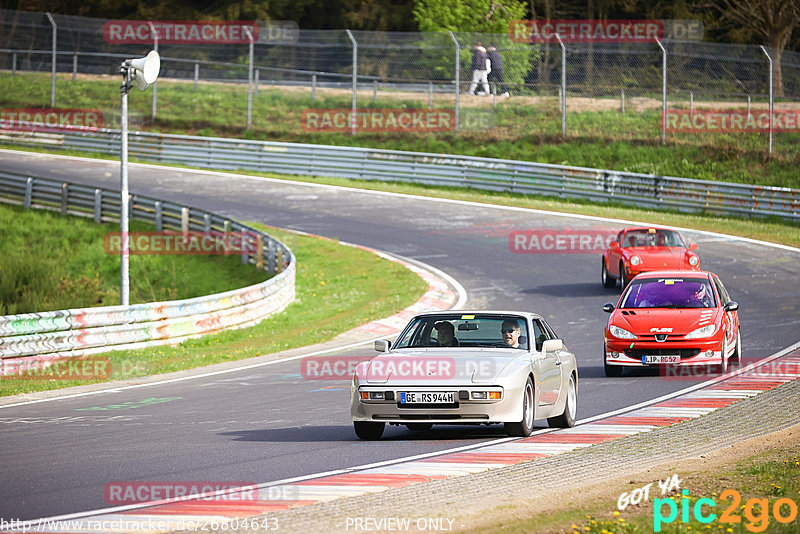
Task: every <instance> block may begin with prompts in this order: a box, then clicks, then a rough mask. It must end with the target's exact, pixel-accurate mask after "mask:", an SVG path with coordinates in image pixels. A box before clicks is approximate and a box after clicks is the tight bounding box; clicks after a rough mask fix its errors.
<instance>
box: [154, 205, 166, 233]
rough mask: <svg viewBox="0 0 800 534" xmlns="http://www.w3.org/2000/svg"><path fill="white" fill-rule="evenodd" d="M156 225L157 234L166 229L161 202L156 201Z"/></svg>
mask: <svg viewBox="0 0 800 534" xmlns="http://www.w3.org/2000/svg"><path fill="white" fill-rule="evenodd" d="M154 210H155V223H156V232H160V231H162V230H163V229H164V213H163V210H162V209H161V201H160V200H156V203H155V206H154Z"/></svg>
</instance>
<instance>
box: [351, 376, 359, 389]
mask: <svg viewBox="0 0 800 534" xmlns="http://www.w3.org/2000/svg"><path fill="white" fill-rule="evenodd" d="M351 387H352V388H353V389H358V373H353V383H352V384H351Z"/></svg>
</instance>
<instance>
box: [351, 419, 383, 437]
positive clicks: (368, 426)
mask: <svg viewBox="0 0 800 534" xmlns="http://www.w3.org/2000/svg"><path fill="white" fill-rule="evenodd" d="M384 427H386V423H375V422H373V421H353V428H355V431H356V436H358V437H359V438H360V439H363V440H365V441H374V440H376V439H380V437H381V436H382V435H383V429H384Z"/></svg>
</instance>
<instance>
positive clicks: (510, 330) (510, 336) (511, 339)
mask: <svg viewBox="0 0 800 534" xmlns="http://www.w3.org/2000/svg"><path fill="white" fill-rule="evenodd" d="M500 333H501V334H502V335H503V341H505V342H506V345H508V346H509V347H513V348H515V349H518V348H519V334H520V330H519V323H518V322H517V321H515V320H513V319H506V320H505V321H503V325H502V326H501V327H500Z"/></svg>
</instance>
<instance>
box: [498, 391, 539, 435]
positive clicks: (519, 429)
mask: <svg viewBox="0 0 800 534" xmlns="http://www.w3.org/2000/svg"><path fill="white" fill-rule="evenodd" d="M533 412H534V410H533V381H532V380H531V377H530V376H529V377H528V380H527V382H525V391H524V392H523V394H522V421H520V422H513V423H512V422H507V423H505V425H504V426H505V428H506V432H507V433H508V435H509V436H516V437H522V438H524V437H527V436H530V435H531V432H533Z"/></svg>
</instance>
